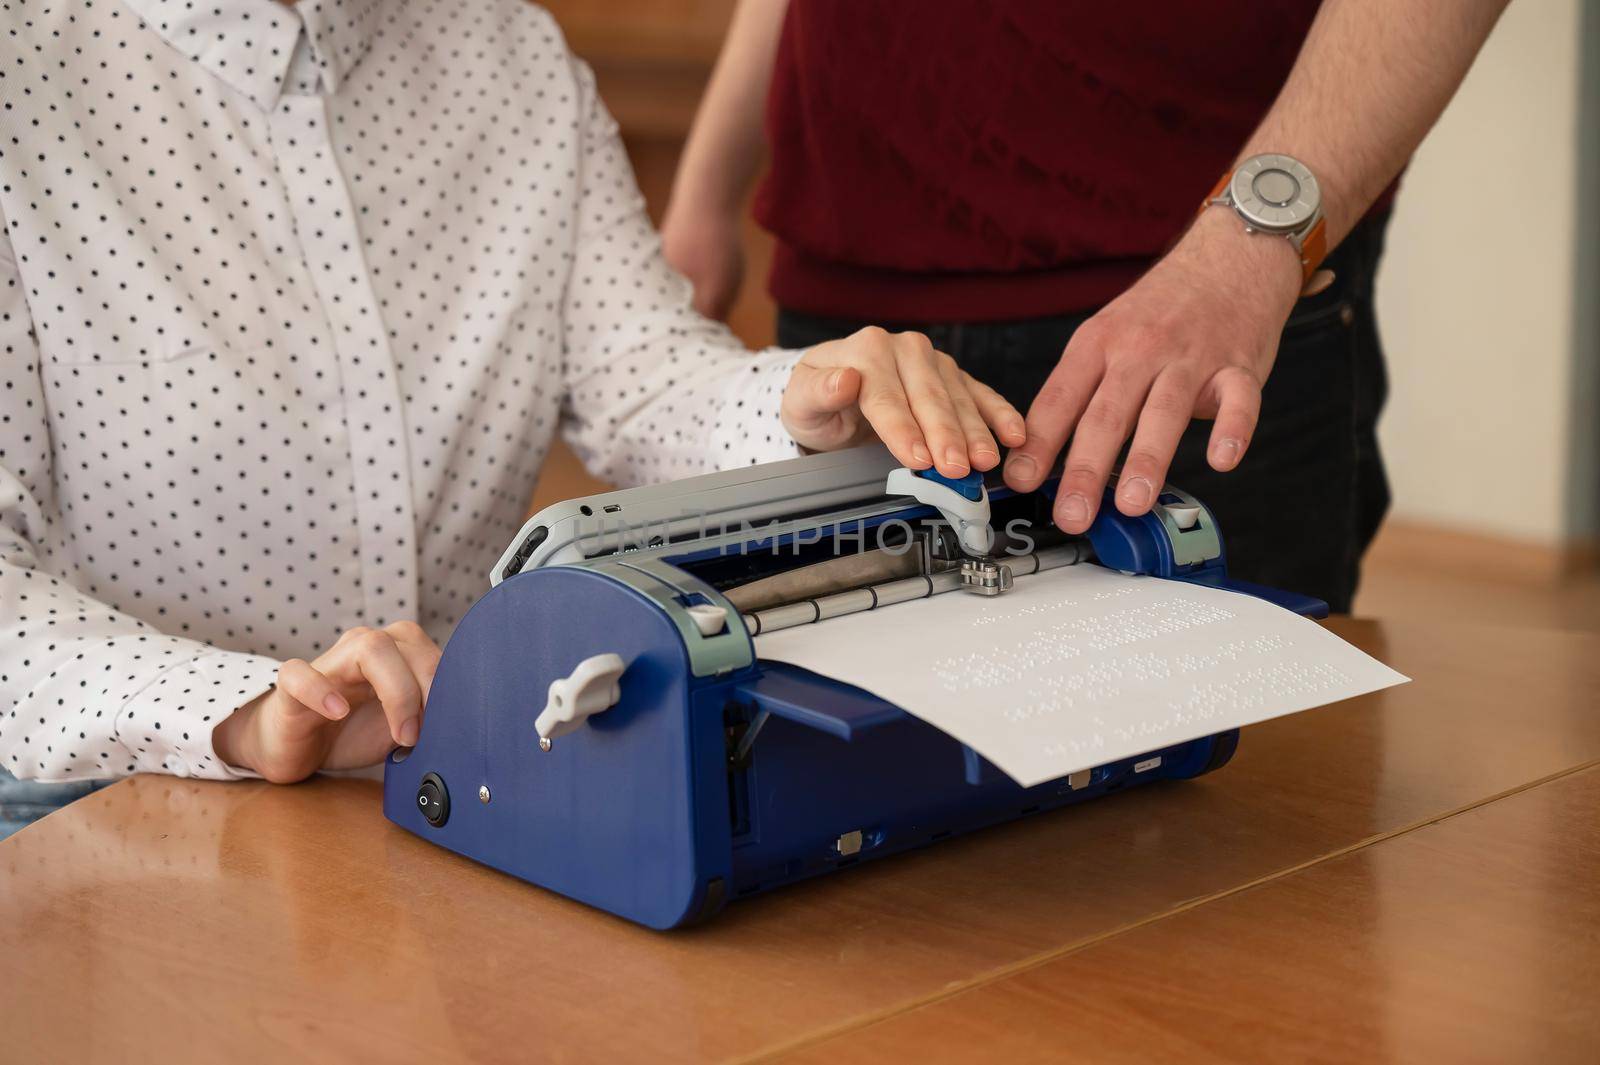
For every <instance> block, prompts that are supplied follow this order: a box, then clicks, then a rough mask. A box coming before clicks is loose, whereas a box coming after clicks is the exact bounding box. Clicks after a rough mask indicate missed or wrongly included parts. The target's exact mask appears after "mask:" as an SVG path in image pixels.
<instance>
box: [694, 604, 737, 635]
mask: <svg viewBox="0 0 1600 1065" xmlns="http://www.w3.org/2000/svg"><path fill="white" fill-rule="evenodd" d="M689 618H690V620H692V621H693V622H694V626H695V628H697V629H699V630H700V635H702V636H715V635H716V634H717V633H719V632H725V631H727V628H728V612H727V611H726V610H724V609H723V608H722V607H720V606H717V605H716V604H715V603H696V604H695V605H694V606H691V607H690V608H689Z"/></svg>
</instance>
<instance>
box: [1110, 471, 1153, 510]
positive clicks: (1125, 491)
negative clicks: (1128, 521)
mask: <svg viewBox="0 0 1600 1065" xmlns="http://www.w3.org/2000/svg"><path fill="white" fill-rule="evenodd" d="M1153 491H1154V490H1153V489H1152V488H1151V487H1150V481H1149V479H1148V478H1144V477H1130V478H1128V479H1127V480H1126V481H1123V482H1122V483H1121V484H1119V485H1117V498H1118V499H1120V500H1122V502H1123V503H1125V504H1127V505H1128V506H1130V507H1133V508H1134V509H1142V508H1144V507H1147V506H1149V505H1150V496H1151V495H1152V494H1153Z"/></svg>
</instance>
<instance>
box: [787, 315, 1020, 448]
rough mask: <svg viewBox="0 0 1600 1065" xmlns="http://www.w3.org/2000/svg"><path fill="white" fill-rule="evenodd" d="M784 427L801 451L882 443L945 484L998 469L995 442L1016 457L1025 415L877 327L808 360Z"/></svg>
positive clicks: (937, 354)
mask: <svg viewBox="0 0 1600 1065" xmlns="http://www.w3.org/2000/svg"><path fill="white" fill-rule="evenodd" d="M783 424H784V427H785V428H786V429H788V430H789V435H790V436H792V437H794V439H795V442H796V443H798V444H799V445H800V446H801V447H806V448H810V449H812V450H813V451H834V450H837V449H839V448H844V447H853V446H855V445H856V444H861V443H865V442H866V441H868V440H871V439H872V438H873V436H874V435H876V436H877V437H878V439H880V440H882V441H883V442H884V444H885V445H886V446H887V447H888V448H889V450H890V451H892V452H893V453H894V456H895V458H897V459H899V460H900V461H901V462H903V463H905V464H906V465H907V466H909V467H911V468H912V469H915V470H925V469H927V468H928V467H929V466H934V467H937V469H938V470H939V472H940V473H942V474H944V475H945V476H947V477H962V476H965V475H966V474H967V473H968V472H970V471H971V470H973V469H978V470H988V469H993V468H994V466H995V465H996V464H997V463H998V462H999V461H1000V450H999V448H997V447H996V446H995V438H996V437H997V436H998V437H999V439H1000V441H1001V442H1002V443H1004V444H1005V445H1006V446H1007V447H1017V446H1018V445H1020V444H1021V443H1022V442H1023V440H1024V438H1025V432H1024V424H1023V419H1022V415H1021V414H1019V413H1017V409H1016V408H1015V407H1013V406H1012V405H1011V404H1009V403H1007V402H1006V401H1005V400H1004V399H1002V398H1001V397H1000V394H999V393H998V392H996V391H995V390H994V389H992V388H990V387H989V386H988V385H985V384H982V383H981V382H979V381H976V380H974V379H973V378H972V377H970V376H968V375H967V374H966V373H965V372H963V371H962V370H961V368H960V367H958V366H957V365H956V361H955V360H954V359H952V358H951V357H950V356H949V355H946V354H945V353H944V352H941V351H935V350H934V348H933V345H932V344H930V343H929V342H928V338H927V337H925V336H923V335H922V334H921V333H888V332H885V331H884V330H882V329H878V328H877V327H870V328H867V329H863V330H861V331H860V332H859V333H856V334H854V335H852V336H848V337H845V338H844V339H843V340H830V341H828V342H827V343H825V344H818V345H817V346H816V347H814V348H812V349H811V350H810V351H808V352H806V353H805V356H804V357H803V358H801V360H800V362H799V364H798V365H796V366H795V368H794V374H793V376H791V377H790V378H789V385H788V387H787V388H786V389H785V390H784V393H783Z"/></svg>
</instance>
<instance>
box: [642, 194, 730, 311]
mask: <svg viewBox="0 0 1600 1065" xmlns="http://www.w3.org/2000/svg"><path fill="white" fill-rule="evenodd" d="M661 251H662V253H663V254H664V255H666V257H667V262H668V263H670V264H671V265H672V268H673V269H674V270H676V271H678V273H680V274H682V275H683V276H684V277H686V278H688V279H689V283H690V284H691V285H693V286H694V309H695V310H696V311H698V312H699V313H701V314H703V315H705V316H706V317H707V318H712V319H715V320H716V321H719V322H724V321H727V319H728V313H729V312H730V311H732V310H733V302H734V300H736V299H738V298H739V286H740V285H742V284H743V283H744V247H743V245H742V244H740V242H739V217H738V215H737V214H732V215H730V214H725V213H723V212H718V211H705V210H691V209H688V208H685V207H680V206H678V205H676V204H674V205H673V206H672V207H669V208H668V209H667V217H666V220H665V221H664V222H663V223H662V225H661Z"/></svg>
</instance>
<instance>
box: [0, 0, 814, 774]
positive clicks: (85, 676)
mask: <svg viewBox="0 0 1600 1065" xmlns="http://www.w3.org/2000/svg"><path fill="white" fill-rule="evenodd" d="M0 12H4V18H3V19H0V216H3V217H0V225H3V229H0V768H5V769H8V770H10V771H11V772H12V773H14V774H16V775H17V776H20V777H34V778H40V779H46V780H73V779H81V778H85V777H97V776H114V775H121V774H126V773H133V772H140V771H155V772H167V773H175V774H179V775H186V776H187V775H192V776H206V777H220V778H226V777H232V776H237V775H241V774H239V773H237V772H235V771H234V770H233V769H231V768H230V767H228V766H226V765H224V764H222V763H221V761H220V760H219V759H218V758H217V757H216V755H215V752H214V751H213V749H212V746H211V730H212V728H213V727H214V725H215V724H216V722H218V721H219V720H221V719H222V718H223V717H225V716H226V715H227V714H228V713H230V712H231V711H232V710H233V709H234V708H236V707H238V706H240V705H242V704H243V703H245V702H247V701H249V700H250V699H252V698H254V697H255V696H256V695H258V694H260V693H261V692H263V691H265V690H267V689H268V688H269V687H270V685H271V684H272V682H273V678H274V676H275V672H276V669H277V666H278V663H279V661H280V660H282V659H285V658H290V657H295V656H300V657H306V658H310V657H313V656H315V655H316V654H318V653H320V651H321V650H323V649H324V648H326V647H327V646H328V645H329V644H331V643H332V642H333V641H334V640H335V639H336V638H337V637H338V635H339V634H340V633H341V632H343V631H344V630H345V629H347V628H350V627H353V626H356V625H363V624H365V625H383V624H387V623H389V622H392V621H396V620H399V619H404V618H415V619H416V620H418V621H419V622H421V623H422V625H423V626H424V628H426V629H427V630H428V632H429V633H430V634H431V635H432V636H433V637H434V638H435V639H436V640H439V641H440V642H441V643H442V642H443V640H444V639H445V637H446V636H447V635H448V634H449V631H450V629H451V628H452V626H453V625H454V624H455V623H456V621H457V620H458V619H459V618H460V617H461V615H462V613H463V612H464V611H465V610H466V609H467V607H469V606H470V605H471V604H472V603H473V601H474V600H475V599H476V598H477V597H478V596H479V595H480V594H481V593H482V592H483V591H484V590H486V588H487V574H488V571H489V567H490V566H491V565H492V564H493V562H494V560H495V558H496V557H497V556H498V554H499V552H500V550H501V549H502V548H503V547H504V546H505V544H506V543H507V542H508V541H509V539H510V538H511V536H512V534H513V533H514V532H515V531H516V528H517V525H518V523H519V521H520V519H521V517H522V515H523V511H524V509H525V507H526V505H527V502H528V499H529V497H530V495H531V492H532V489H533V485H534V481H535V478H536V476H537V473H538V469H539V464H540V462H541V461H542V460H543V458H544V455H545V452H546V450H547V448H548V446H549V443H550V440H551V437H552V435H553V434H554V433H555V432H556V431H557V430H558V429H559V430H560V431H561V432H562V433H563V434H564V436H565V438H566V439H567V440H568V441H570V442H571V444H572V445H573V446H574V448H575V449H576V451H577V452H578V453H579V455H580V456H582V457H583V459H584V460H585V462H586V463H587V464H588V465H589V466H590V468H591V469H593V470H594V471H595V472H597V473H598V474H600V475H602V476H604V477H607V478H609V479H611V480H614V481H617V482H620V483H637V482H641V481H652V480H665V479H669V478H673V477H680V476H686V475H690V474H694V473H699V472H703V471H705V470H706V469H708V468H712V467H715V466H728V465H734V464H740V463H751V462H764V461H773V460H777V459H782V458H791V457H794V455H796V454H797V453H798V451H797V449H796V448H795V446H794V445H793V444H792V443H791V442H790V441H789V440H788V438H787V436H786V435H785V434H784V433H783V431H782V429H781V427H780V425H779V422H778V417H777V406H778V400H779V398H780V395H781V390H782V387H783V384H784V383H785V381H786V380H787V378H788V374H789V371H790V368H791V367H792V365H793V362H794V360H795V358H796V355H795V354H794V353H789V352H776V351H775V352H767V353H764V354H760V355H751V354H749V353H748V352H745V351H744V350H743V349H742V348H741V347H740V346H739V345H738V343H737V341H736V340H735V339H734V338H733V337H732V336H731V335H730V334H729V333H728V332H727V331H726V330H724V329H723V328H721V327H720V326H717V325H714V324H712V323H708V322H706V321H705V320H703V319H701V318H699V317H697V316H695V315H694V314H693V313H692V312H691V311H690V310H689V292H688V287H687V285H686V283H685V282H683V281H682V279H680V278H679V277H678V276H677V275H676V274H674V273H673V272H672V271H671V270H670V268H668V267H667V266H666V264H665V262H664V260H663V259H662V257H661V254H660V248H659V242H658V241H657V239H656V236H655V234H654V232H653V231H652V229H651V227H650V224H649V220H648V219H647V217H646V215H645V212H644V207H643V202H642V200H641V198H640V196H639V193H638V191H637V189H636V187H635V185H634V181H633V176H632V172H631V171H630V169H629V167H628V163H627V159H626V157H625V155H624V153H623V150H622V147H621V144H620V142H619V140H618V138H617V133H616V126H615V123H614V122H613V121H612V120H611V118H610V117H609V115H608V114H607V113H606V111H605V108H604V107H603V106H602V105H601V103H600V101H599V100H598V99H597V97H596V94H595V89H594V80H593V78H592V76H591V75H590V73H589V71H588V70H587V68H585V67H584V65H583V64H582V63H580V62H577V61H576V60H574V59H573V58H572V56H571V55H570V54H569V53H568V52H567V49H566V45H565V43H564V42H563V40H562V38H561V35H560V33H559V31H558V30H557V28H556V26H555V24H554V22H553V21H552V20H551V18H550V17H549V15H547V14H546V13H544V12H543V11H541V10H539V9H537V8H535V7H532V6H530V5H528V4H526V3H524V2H523V0H410V2H403V0H302V2H301V3H299V4H297V5H294V6H292V7H291V6H284V5H281V4H279V3H276V2H274V0H0Z"/></svg>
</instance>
